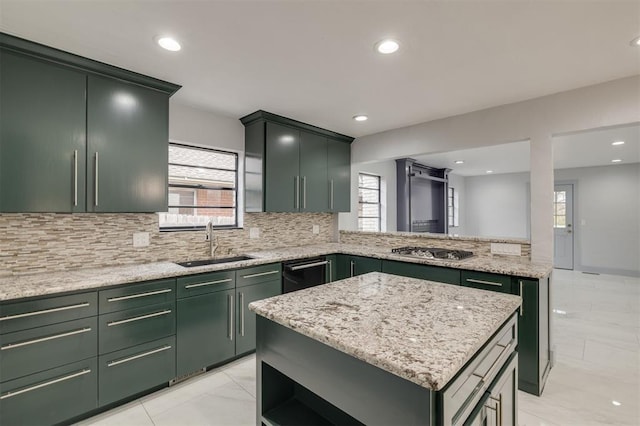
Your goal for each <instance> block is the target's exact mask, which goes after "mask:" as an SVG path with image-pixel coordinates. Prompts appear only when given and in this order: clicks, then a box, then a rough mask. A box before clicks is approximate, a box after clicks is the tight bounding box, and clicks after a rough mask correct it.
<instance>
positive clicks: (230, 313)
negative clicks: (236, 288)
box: [227, 295, 233, 340]
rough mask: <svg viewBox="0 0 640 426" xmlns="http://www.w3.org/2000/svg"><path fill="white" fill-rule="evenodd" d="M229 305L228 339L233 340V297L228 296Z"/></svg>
mask: <svg viewBox="0 0 640 426" xmlns="http://www.w3.org/2000/svg"><path fill="white" fill-rule="evenodd" d="M227 304H228V305H229V308H228V309H229V321H228V325H229V330H228V331H229V333H228V337H229V340H233V296H231V295H228V296H227Z"/></svg>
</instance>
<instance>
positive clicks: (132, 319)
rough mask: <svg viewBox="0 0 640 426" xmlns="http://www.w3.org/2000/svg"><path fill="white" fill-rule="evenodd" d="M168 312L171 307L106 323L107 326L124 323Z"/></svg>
mask: <svg viewBox="0 0 640 426" xmlns="http://www.w3.org/2000/svg"><path fill="white" fill-rule="evenodd" d="M170 313H171V309H166V310H164V311H160V312H154V313H152V314H147V315H141V316H139V317H133V318H127V319H123V320H120V321H112V322H110V323H107V327H113V326H114V325H120V324H126V323H128V322H133V321H140V320H143V319H147V318H153V317H159V316H161V315H167V314H170Z"/></svg>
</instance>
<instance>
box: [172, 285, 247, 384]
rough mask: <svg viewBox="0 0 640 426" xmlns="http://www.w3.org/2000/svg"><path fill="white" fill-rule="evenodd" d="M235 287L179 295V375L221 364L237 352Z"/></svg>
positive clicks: (177, 332) (177, 330)
mask: <svg viewBox="0 0 640 426" xmlns="http://www.w3.org/2000/svg"><path fill="white" fill-rule="evenodd" d="M234 298H235V290H234V289H230V290H225V291H218V292H214V293H209V294H204V295H200V296H194V297H188V298H185V299H178V302H177V303H178V315H177V329H176V334H177V347H178V349H177V358H176V360H177V362H176V364H177V373H178V374H177V376H178V377H179V376H183V375H185V374H188V373H192V372H194V371H196V370H199V369H201V368H204V367H208V366H210V365H213V364H218V363H220V362H223V361H225V360H227V359H229V358H232V357H233V356H234V355H235V342H234V341H233V321H234V320H233V306H234V300H233V299H234Z"/></svg>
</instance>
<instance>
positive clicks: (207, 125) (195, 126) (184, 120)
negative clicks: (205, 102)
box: [169, 100, 244, 152]
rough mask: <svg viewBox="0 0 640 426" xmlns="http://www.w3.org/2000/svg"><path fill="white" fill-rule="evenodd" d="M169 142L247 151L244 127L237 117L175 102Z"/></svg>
mask: <svg viewBox="0 0 640 426" xmlns="http://www.w3.org/2000/svg"><path fill="white" fill-rule="evenodd" d="M169 140H171V141H173V142H184V143H188V144H192V145H201V146H209V147H213V148H220V149H227V150H231V151H235V152H244V126H243V125H242V123H240V120H238V119H237V118H230V117H224V116H221V115H217V114H214V113H212V112H209V111H204V110H201V109H197V108H193V107H190V106H187V105H183V104H180V103H176V102H174V101H173V100H171V101H170V102H169Z"/></svg>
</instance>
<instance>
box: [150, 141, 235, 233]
mask: <svg viewBox="0 0 640 426" xmlns="http://www.w3.org/2000/svg"><path fill="white" fill-rule="evenodd" d="M237 182H238V154H235V153H233V152H225V151H217V150H213V149H207V148H196V147H191V146H186V145H179V144H173V143H172V144H169V211H168V212H167V213H160V228H162V229H199V228H202V227H204V226H206V225H207V223H209V221H211V222H213V225H214V226H217V227H235V226H237V224H238V215H237V199H238V198H237V191H236V189H237Z"/></svg>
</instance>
